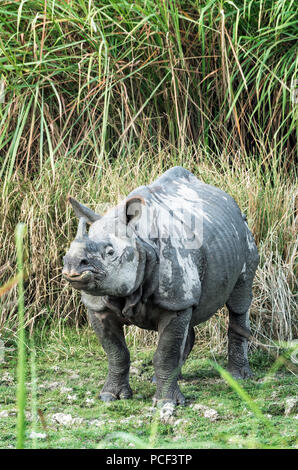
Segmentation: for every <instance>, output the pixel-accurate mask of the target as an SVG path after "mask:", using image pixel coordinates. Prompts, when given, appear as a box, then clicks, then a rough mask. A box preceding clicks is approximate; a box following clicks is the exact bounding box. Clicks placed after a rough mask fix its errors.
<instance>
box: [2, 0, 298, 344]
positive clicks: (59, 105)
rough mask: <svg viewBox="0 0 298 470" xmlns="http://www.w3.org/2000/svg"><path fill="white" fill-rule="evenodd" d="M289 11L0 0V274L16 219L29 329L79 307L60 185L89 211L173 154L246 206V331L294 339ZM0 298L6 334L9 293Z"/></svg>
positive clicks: (217, 339) (292, 33)
mask: <svg viewBox="0 0 298 470" xmlns="http://www.w3.org/2000/svg"><path fill="white" fill-rule="evenodd" d="M295 13H296V11H295V2H294V1H292V0H289V1H288V2H284V1H281V0H280V1H277V2H271V1H269V0H257V1H252V0H251V1H247V2H240V1H236V2H230V1H216V0H210V1H207V2H201V1H199V0H191V1H189V2H184V1H182V0H175V1H167V0H166V1H159V0H158V1H155V2H153V1H151V0H147V1H145V2H144V1H139V0H137V1H136V2H130V3H129V2H126V1H124V0H112V1H106V0H103V1H101V2H99V1H97V0H90V1H88V2H86V1H85V0H77V1H72V0H68V1H63V0H61V1H57V0H43V1H41V0H27V1H22V2H15V1H11V0H3V1H2V2H1V4H0V79H2V83H4V84H5V99H4V102H3V103H0V194H1V196H0V197H1V205H0V225H1V231H0V246H1V247H2V248H1V250H0V282H1V284H2V285H3V284H4V283H5V282H6V281H7V280H8V279H10V278H12V277H13V276H14V274H15V266H16V259H15V254H14V238H13V234H14V227H15V225H16V221H17V220H23V221H24V223H26V225H27V227H28V241H29V243H28V249H27V252H25V253H24V258H25V259H24V262H25V268H26V271H27V272H26V273H25V287H26V296H25V299H26V304H27V307H28V308H27V309H26V316H25V322H26V325H27V326H28V327H29V328H31V329H32V328H33V325H34V322H35V320H36V319H38V318H44V319H46V320H49V322H50V321H52V320H56V319H57V318H58V319H60V320H61V319H62V320H65V319H66V320H67V319H72V320H73V319H74V320H75V322H76V324H79V322H80V319H81V318H82V315H83V310H82V308H81V307H80V306H79V296H78V295H77V294H76V293H73V292H71V290H70V289H69V288H68V287H67V286H65V285H63V283H62V281H61V276H60V273H61V258H62V255H63V254H64V252H65V249H66V247H67V245H68V243H69V241H70V240H71V239H72V237H73V235H74V230H75V224H76V222H75V218H74V216H73V214H72V212H71V210H70V208H69V207H68V206H67V205H66V196H67V194H69V193H71V194H73V195H75V196H76V197H78V198H79V199H81V200H82V201H83V202H85V203H89V204H90V205H91V206H92V207H93V208H97V209H98V210H100V211H101V210H102V207H101V204H109V203H112V204H114V203H115V202H116V201H117V200H118V197H119V196H121V195H126V194H128V192H129V191H131V190H132V189H133V188H135V187H136V186H138V185H141V184H148V183H149V182H150V181H152V180H153V179H154V178H156V177H157V176H158V175H160V174H161V173H162V172H163V171H164V170H166V169H167V168H169V167H171V166H173V165H176V164H181V165H183V166H185V167H186V168H188V169H190V170H191V171H193V172H194V173H195V174H196V175H197V176H198V177H199V178H201V179H202V180H204V181H206V182H207V183H211V184H214V185H216V186H218V187H220V188H222V189H224V190H226V191H227V192H229V193H230V194H231V195H232V196H233V197H234V198H235V199H236V200H237V202H238V203H239V205H240V207H241V209H242V210H243V211H245V212H246V213H247V215H248V221H249V225H250V227H251V228H252V230H253V233H254V235H255V237H256V240H257V243H258V245H259V248H260V253H261V265H260V268H259V270H258V273H257V277H256V281H255V299H254V303H253V306H252V319H253V328H254V332H255V334H256V335H257V336H259V339H260V340H261V341H262V340H263V339H264V337H265V338H277V339H279V340H285V341H287V340H290V339H292V338H293V337H294V336H295V334H296V332H297V329H296V328H297V325H295V321H294V320H295V319H294V313H295V302H294V294H293V291H294V280H295V276H294V260H295V252H296V250H297V242H296V225H295V223H296V222H295V204H296V202H295V198H296V194H297V193H296V188H295V178H296V174H295V168H294V157H295V152H296V146H295V144H296V138H297V134H296V133H297V105H296V104H295V100H294V92H291V87H292V85H293V83H294V80H295V77H296V72H297V60H296V50H295V45H296V32H297V18H296V15H295ZM292 91H293V90H292ZM0 309H1V310H0V328H6V329H7V331H8V332H9V331H11V332H13V331H14V328H15V326H14V325H15V314H16V309H17V295H16V290H15V289H13V290H11V291H9V292H7V293H6V295H5V296H2V297H1V305H0ZM60 324H63V322H61V323H60ZM134 334H137V333H136V330H134ZM138 334H141V333H138ZM148 337H149V336H146V338H148ZM144 338H145V337H144ZM150 338H151V336H150ZM225 338H226V317H225V315H223V312H221V314H220V316H219V318H217V319H212V320H211V321H210V322H209V323H208V324H207V325H206V326H205V327H203V328H201V329H200V335H199V341H201V342H202V346H204V345H206V344H208V343H207V341H206V340H207V339H208V341H211V345H212V347H213V348H215V349H216V348H221V347H222V346H225V342H226V339H225Z"/></svg>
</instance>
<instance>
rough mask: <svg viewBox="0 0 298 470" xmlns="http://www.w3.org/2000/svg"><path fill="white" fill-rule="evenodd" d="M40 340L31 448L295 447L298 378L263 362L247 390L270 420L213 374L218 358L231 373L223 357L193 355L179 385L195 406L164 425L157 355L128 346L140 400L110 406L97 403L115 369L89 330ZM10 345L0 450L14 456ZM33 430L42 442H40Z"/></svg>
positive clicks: (30, 411)
mask: <svg viewBox="0 0 298 470" xmlns="http://www.w3.org/2000/svg"><path fill="white" fill-rule="evenodd" d="M35 341H36V344H35V349H36V353H37V354H36V360H35V361H33V362H32V360H31V365H30V360H29V361H28V370H27V390H28V397H27V406H26V435H25V447H27V448H30V447H34V448H127V447H128V448H136V447H149V448H153V447H160V448H165V447H169V448H180V449H181V448H267V447H270V448H276V447H277V448H293V447H297V440H296V437H297V436H296V429H297V417H298V415H297V413H298V411H297V400H296V397H295V391H294V385H295V377H294V376H293V375H292V374H291V373H290V372H289V371H287V370H286V369H285V368H280V369H279V370H277V371H276V372H275V373H273V372H272V371H273V369H272V365H273V361H272V359H270V358H269V357H268V356H267V355H265V353H262V352H258V351H255V352H254V353H253V354H251V365H252V367H253V370H254V372H255V376H254V378H253V379H252V380H248V381H246V382H245V383H242V384H241V386H242V387H243V389H244V390H245V391H246V392H247V394H249V395H250V397H251V398H252V399H253V401H254V403H255V404H256V405H257V406H258V407H259V409H260V410H261V412H262V418H257V417H256V416H255V414H254V413H253V412H252V409H251V404H249V403H245V401H243V400H242V399H241V398H240V397H239V395H238V394H237V393H236V392H235V390H233V389H232V388H231V387H230V386H229V385H228V384H227V383H226V382H225V380H224V379H223V378H221V377H220V376H219V374H218V372H216V370H215V369H214V368H213V367H212V365H211V363H210V361H209V360H210V359H212V360H216V361H217V362H218V363H219V364H221V365H223V366H224V365H225V364H226V358H225V357H224V355H216V356H214V355H212V354H210V353H209V354H208V353H206V352H205V353H202V351H201V348H199V347H198V346H195V348H194V350H193V352H192V354H191V356H190V358H189V359H188V361H187V363H186V364H185V366H184V369H183V380H182V381H181V389H182V391H183V392H184V394H185V396H186V398H187V406H186V407H178V408H177V409H176V412H175V415H174V416H172V417H170V418H169V419H168V421H166V420H164V419H160V418H159V413H158V412H156V410H155V409H154V408H152V404H151V401H152V396H153V394H154V388H155V386H154V385H153V384H152V383H150V378H151V376H152V375H153V366H152V356H153V351H154V349H153V348H152V347H151V348H144V347H143V346H139V345H137V344H135V345H133V344H132V338H128V342H129V343H130V350H131V355H132V366H131V386H132V389H133V391H134V396H133V399H132V400H128V401H117V402H113V403H110V404H105V403H102V402H100V401H99V400H98V399H97V394H98V392H99V390H100V388H101V386H102V384H103V382H104V378H105V376H106V372H107V362H106V359H105V356H104V352H103V350H102V348H101V347H100V346H99V345H98V344H97V340H96V338H95V335H94V334H93V332H92V331H91V330H90V328H89V327H84V328H81V329H80V330H79V331H75V329H70V328H66V329H64V331H63V332H62V334H59V333H58V332H57V331H55V329H51V330H48V329H45V330H44V331H43V332H41V331H39V332H38V334H36V335H35ZM10 346H11V348H10V349H9V350H8V351H7V353H6V356H5V359H6V361H5V362H4V363H2V364H0V366H1V376H0V448H10V447H15V430H16V402H15V394H16V383H15V364H16V357H15V351H13V350H12V349H13V346H14V344H13V342H12V343H11V345H10ZM31 347H32V342H31ZM29 356H30V357H31V359H32V357H33V356H32V354H31V355H30V354H29ZM32 372H33V373H32ZM34 384H36V386H35V385H34ZM32 397H33V399H32ZM35 397H36V400H35ZM38 410H40V411H38ZM32 431H34V432H36V433H38V434H41V436H40V437H36V438H35V439H34V436H33V435H32V434H31V433H32ZM121 433H122V434H121ZM30 436H31V437H30Z"/></svg>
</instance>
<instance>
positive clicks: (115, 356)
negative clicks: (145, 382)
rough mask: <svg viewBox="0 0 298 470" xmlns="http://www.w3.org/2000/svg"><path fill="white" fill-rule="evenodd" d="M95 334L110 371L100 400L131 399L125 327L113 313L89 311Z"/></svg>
mask: <svg viewBox="0 0 298 470" xmlns="http://www.w3.org/2000/svg"><path fill="white" fill-rule="evenodd" d="M88 316H89V319H90V322H91V325H92V327H93V328H94V330H95V333H96V335H97V337H98V339H99V341H100V343H101V345H102V347H103V349H104V351H105V352H106V354H107V358H108V364H109V370H108V376H107V379H106V382H105V384H104V386H103V388H102V390H101V392H100V395H99V398H100V399H101V400H103V401H106V402H108V401H114V400H117V399H120V398H131V396H132V390H131V388H130V385H129V366H130V354H129V351H128V349H127V346H126V342H125V338H124V333H123V325H122V324H121V323H120V322H119V320H118V319H117V317H116V316H115V315H114V314H113V313H112V312H92V311H90V310H89V311H88Z"/></svg>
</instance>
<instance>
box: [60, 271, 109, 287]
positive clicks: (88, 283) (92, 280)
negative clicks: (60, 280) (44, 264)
mask: <svg viewBox="0 0 298 470" xmlns="http://www.w3.org/2000/svg"><path fill="white" fill-rule="evenodd" d="M63 277H64V279H66V280H67V281H68V282H69V283H70V284H71V286H72V287H74V288H75V289H78V290H90V289H91V290H92V289H94V288H95V287H96V286H97V287H99V286H100V285H101V282H102V280H103V279H104V278H105V277H106V272H104V271H96V272H93V271H91V270H90V271H89V270H86V271H83V272H82V273H75V274H71V275H70V274H69V273H65V272H64V273H63Z"/></svg>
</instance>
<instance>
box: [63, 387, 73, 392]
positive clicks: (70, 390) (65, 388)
mask: <svg viewBox="0 0 298 470" xmlns="http://www.w3.org/2000/svg"><path fill="white" fill-rule="evenodd" d="M60 392H61V393H68V392H72V388H70V387H61V388H60Z"/></svg>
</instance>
